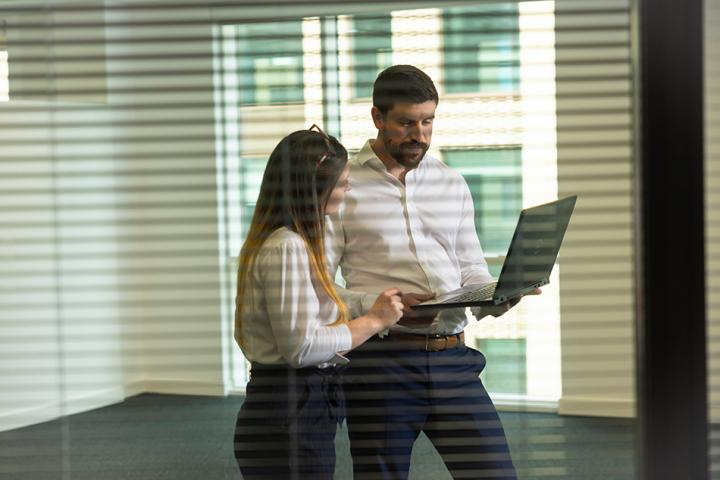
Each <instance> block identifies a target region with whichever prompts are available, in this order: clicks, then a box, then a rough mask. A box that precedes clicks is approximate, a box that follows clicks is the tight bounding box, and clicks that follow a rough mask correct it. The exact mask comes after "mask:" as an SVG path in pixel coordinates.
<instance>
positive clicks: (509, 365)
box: [476, 338, 527, 394]
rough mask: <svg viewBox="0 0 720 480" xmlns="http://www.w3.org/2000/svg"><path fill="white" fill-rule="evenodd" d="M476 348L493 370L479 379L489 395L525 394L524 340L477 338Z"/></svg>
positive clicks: (489, 369) (484, 371)
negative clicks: (490, 363)
mask: <svg viewBox="0 0 720 480" xmlns="http://www.w3.org/2000/svg"><path fill="white" fill-rule="evenodd" d="M476 344H477V348H478V350H480V351H481V352H483V354H484V355H485V358H486V359H487V361H488V363H489V362H492V365H493V368H488V369H485V370H483V373H482V375H481V378H482V379H483V383H484V384H485V388H487V390H488V391H489V392H491V393H512V394H526V393H527V366H526V364H525V363H526V359H525V358H526V356H525V352H526V350H525V349H526V341H525V339H524V338H478V339H477V340H476Z"/></svg>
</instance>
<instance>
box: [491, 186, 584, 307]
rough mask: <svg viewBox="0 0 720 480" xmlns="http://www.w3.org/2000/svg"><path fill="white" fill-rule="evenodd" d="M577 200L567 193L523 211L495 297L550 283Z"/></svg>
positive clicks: (511, 294) (510, 294)
mask: <svg viewBox="0 0 720 480" xmlns="http://www.w3.org/2000/svg"><path fill="white" fill-rule="evenodd" d="M576 200H577V197H576V196H572V197H567V198H563V199H561V200H557V201H555V202H551V203H547V204H544V205H539V206H537V207H532V208H528V209H525V210H523V211H522V213H521V214H520V219H519V220H518V225H517V228H516V229H515V234H514V235H513V239H512V242H510V248H509V249H508V254H507V257H506V258H505V262H504V264H503V269H502V272H501V273H500V277H499V278H498V284H497V287H496V289H495V298H503V297H507V296H513V295H514V294H516V293H517V292H518V291H521V290H528V289H531V288H532V287H535V286H540V285H544V284H546V283H548V281H549V280H550V273H551V272H552V269H553V266H554V265H555V260H557V256H558V252H559V250H560V244H561V243H562V240H563V236H564V235H565V231H566V230H567V226H568V222H569V221H570V215H571V214H572V211H573V208H574V207H575V201H576Z"/></svg>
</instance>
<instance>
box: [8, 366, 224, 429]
mask: <svg viewBox="0 0 720 480" xmlns="http://www.w3.org/2000/svg"><path fill="white" fill-rule="evenodd" d="M142 393H166V394H172V395H211V396H224V395H226V391H225V386H224V385H223V384H222V383H214V382H195V381H186V380H176V379H163V380H136V381H132V382H129V383H126V384H125V385H124V386H118V387H113V388H109V389H105V390H98V391H95V392H89V393H83V394H80V395H74V396H70V397H68V398H67V399H65V400H64V401H61V400H59V399H58V401H57V402H44V403H41V404H38V405H34V406H31V407H26V408H17V409H12V410H10V411H7V412H2V413H0V432H4V431H6V430H14V429H16V428H22V427H28V426H30V425H35V424H38V423H43V422H49V421H51V420H55V419H57V418H60V417H64V416H66V415H74V414H76V413H82V412H87V411H89V410H95V409H96V408H102V407H107V406H109V405H113V404H116V403H120V402H122V401H123V400H125V399H126V398H128V397H132V396H135V395H140V394H142Z"/></svg>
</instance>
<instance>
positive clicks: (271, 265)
mask: <svg viewBox="0 0 720 480" xmlns="http://www.w3.org/2000/svg"><path fill="white" fill-rule="evenodd" d="M258 271H259V272H260V277H261V281H262V285H263V291H264V293H265V301H266V303H267V304H266V309H267V312H268V317H269V320H270V325H271V328H272V331H273V335H274V337H275V341H276V343H277V347H278V351H279V352H280V355H281V356H282V357H283V358H284V360H285V361H286V362H287V363H288V364H289V365H291V366H293V367H295V368H299V367H307V366H312V365H318V364H320V363H323V362H327V361H328V360H330V359H332V358H333V357H334V356H335V354H336V353H338V352H342V351H347V350H350V348H351V346H352V335H351V333H350V329H349V328H348V326H347V325H336V326H330V325H328V323H332V322H334V321H335V318H331V319H323V318H321V307H320V300H319V299H318V295H317V293H316V291H315V287H314V285H313V283H312V274H311V270H310V261H309V258H308V251H307V249H306V248H305V244H304V242H303V241H302V239H300V238H297V239H295V238H287V239H283V241H282V242H280V243H278V245H277V246H275V247H273V248H272V249H269V250H268V251H265V252H264V255H262V257H259V258H258ZM333 311H334V312H336V310H334V309H333Z"/></svg>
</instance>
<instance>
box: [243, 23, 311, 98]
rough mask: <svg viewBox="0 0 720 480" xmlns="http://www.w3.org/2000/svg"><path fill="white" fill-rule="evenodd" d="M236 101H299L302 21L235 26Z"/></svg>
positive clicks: (301, 63) (301, 87)
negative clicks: (238, 80) (237, 94)
mask: <svg viewBox="0 0 720 480" xmlns="http://www.w3.org/2000/svg"><path fill="white" fill-rule="evenodd" d="M237 28H238V30H237V32H238V50H237V51H238V66H239V69H240V79H241V83H240V101H241V103H243V104H261V105H262V104H269V103H288V102H302V101H303V34H302V21H299V20H296V21H287V22H272V23H257V24H244V25H238V27H237Z"/></svg>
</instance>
